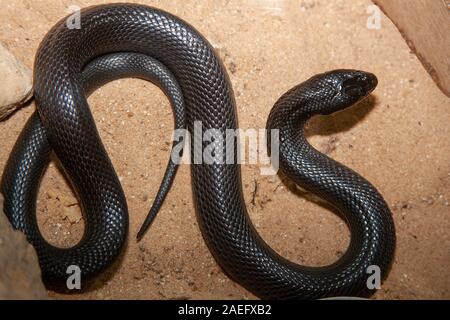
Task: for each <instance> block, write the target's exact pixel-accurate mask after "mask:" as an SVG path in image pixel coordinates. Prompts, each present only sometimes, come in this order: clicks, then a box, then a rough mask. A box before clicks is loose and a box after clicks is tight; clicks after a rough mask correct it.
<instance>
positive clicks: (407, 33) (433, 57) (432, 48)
mask: <svg viewBox="0 0 450 320" xmlns="http://www.w3.org/2000/svg"><path fill="white" fill-rule="evenodd" d="M373 2H374V3H375V4H376V5H377V6H379V7H380V8H381V10H382V11H383V12H384V13H385V14H386V15H387V16H388V17H389V18H390V19H391V20H392V22H393V23H394V24H395V25H396V26H397V28H398V29H399V31H400V33H401V34H402V35H403V38H405V40H406V42H407V43H408V46H409V47H410V48H411V50H412V51H413V52H414V53H415V54H416V55H417V57H418V58H419V60H420V61H421V62H422V64H423V66H424V67H425V69H426V70H427V72H428V73H429V74H430V75H431V77H432V78H433V80H434V81H435V82H436V83H437V85H438V86H439V88H440V89H441V90H442V91H443V92H444V93H445V94H446V95H447V96H448V97H450V28H448V26H449V25H450V1H445V0H440V1H429V0H410V1H408V2H407V3H406V2H405V1H401V0H373ZM430 35H432V36H431V37H430Z"/></svg>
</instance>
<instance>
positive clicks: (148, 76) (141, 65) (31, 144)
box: [0, 52, 186, 289]
mask: <svg viewBox="0 0 450 320" xmlns="http://www.w3.org/2000/svg"><path fill="white" fill-rule="evenodd" d="M128 77H135V78H141V79H143V80H147V81H150V82H152V83H154V84H155V85H157V86H158V87H160V88H161V90H162V91H163V92H164V93H165V94H166V95H167V97H168V98H169V100H170V103H171V107H172V110H173V114H174V122H175V128H176V129H184V128H185V127H186V118H185V116H186V115H185V106H184V101H183V95H182V92H181V88H180V87H179V85H178V83H177V81H176V79H175V78H174V76H173V75H172V74H171V73H170V71H169V70H168V69H167V68H166V67H165V66H164V65H162V64H161V63H160V62H159V61H157V60H155V59H153V58H151V57H149V56H146V55H143V54H139V53H130V52H120V53H112V54H106V55H104V56H101V57H99V58H96V59H94V60H92V61H91V62H89V64H88V65H87V66H86V67H85V68H84V69H83V73H82V78H81V83H82V84H83V88H84V90H85V94H86V95H87V96H88V95H90V94H91V93H92V92H94V91H95V90H96V89H97V88H99V87H101V86H103V85H104V84H106V83H108V82H110V81H113V80H117V79H121V78H128ZM176 143H179V141H175V142H174V145H175V144H176ZM51 152H52V148H51V146H50V144H49V142H48V139H47V135H46V130H45V128H44V127H43V126H42V124H41V121H40V119H39V115H38V113H37V112H35V113H33V115H32V116H31V117H30V119H29V120H28V122H27V123H26V125H25V127H24V129H23V131H22V133H21V134H20V136H19V138H18V140H17V142H16V145H15V146H14V148H13V151H12V152H11V155H10V157H9V159H8V162H7V164H6V166H5V171H4V174H3V177H2V182H1V188H0V191H1V192H2V193H3V194H4V197H5V213H6V214H7V216H8V218H9V220H10V221H11V223H12V225H13V227H14V228H15V229H17V230H21V231H23V232H24V233H25V234H26V235H27V238H28V240H29V241H30V242H31V243H33V245H34V246H35V247H36V248H39V249H38V250H37V251H38V255H39V260H40V264H41V267H42V272H43V276H44V279H45V280H46V282H47V283H48V284H51V285H53V284H55V285H56V286H57V287H55V288H56V289H58V287H61V284H64V283H65V281H64V278H67V274H64V273H65V271H64V270H63V269H64V268H63V267H62V266H64V265H65V264H67V266H69V265H78V263H79V262H78V261H79V258H77V257H76V255H75V256H74V255H73V253H72V255H70V254H71V251H72V250H73V249H65V250H63V249H57V248H54V247H52V246H51V245H49V244H47V243H46V241H45V239H43V238H42V236H41V234H40V233H39V231H38V227H37V222H36V198H37V193H38V190H39V185H40V182H41V179H42V175H43V174H44V172H45V170H46V169H47V167H48V164H49V162H50V156H51ZM177 169H178V165H177V164H175V163H174V162H173V161H172V159H170V160H169V163H168V164H167V168H166V172H165V174H164V177H163V180H162V183H161V186H160V189H159V191H158V193H157V195H156V197H155V200H154V202H153V205H152V208H151V210H150V213H149V216H148V218H147V219H146V222H145V224H146V225H149V224H150V223H151V222H152V220H153V219H154V217H155V216H156V213H157V212H158V210H159V208H160V207H161V205H162V204H163V202H164V199H165V197H166V195H167V193H168V191H169V190H170V187H171V185H172V182H173V179H174V177H175V174H176V172H177ZM125 206H126V203H125ZM87 218H88V219H89V216H88V217H87ZM122 223H123V226H121V227H124V228H125V229H124V231H123V232H124V236H125V234H126V232H127V224H128V216H127V215H125V216H124V220H123V222H122ZM90 230H91V229H89V230H86V234H85V235H84V237H86V236H88V233H89V232H91V231H90ZM99 236H104V235H99ZM84 241H85V240H84V239H83V240H82V242H84ZM93 243H95V239H93ZM87 250H89V249H87ZM117 253H118V252H116V251H111V253H110V254H117ZM68 255H69V256H68ZM62 258H65V259H67V261H58V260H59V259H62ZM111 258H113V257H111ZM70 259H72V260H70ZM70 261H72V262H70ZM44 262H45V263H44ZM105 262H106V261H105ZM50 265H52V268H49V266H50ZM104 267H106V265H99V266H90V265H87V266H84V265H83V267H82V270H83V276H85V275H86V277H87V278H88V277H89V274H90V273H91V272H95V270H96V269H97V268H104ZM94 268H95V269H94ZM66 269H67V267H66Z"/></svg>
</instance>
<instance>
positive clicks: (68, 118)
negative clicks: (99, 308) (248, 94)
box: [1, 4, 395, 299]
mask: <svg viewBox="0 0 450 320" xmlns="http://www.w3.org/2000/svg"><path fill="white" fill-rule="evenodd" d="M124 56H128V57H131V61H134V62H136V63H134V64H133V63H131V64H129V61H130V60H129V61H128V62H124V61H123V60H120V59H122V57H124ZM117 59H119V61H120V63H119V66H117V65H115V66H114V61H117ZM146 63H150V64H155V65H156V67H155V66H154V67H152V68H150V69H151V70H150V74H145V72H144V71H142V70H143V69H145V68H143V67H142V66H144V65H145V64H146ZM99 66H100V69H97V67H99ZM141 67H142V68H141ZM155 68H160V69H158V70H161V73H159V76H155V74H152V72H153V73H154V69H155ZM89 70H91V71H92V72H89ZM152 70H153V71H152ZM125 76H138V77H143V78H144V79H147V80H151V81H155V82H156V83H158V84H159V85H160V87H161V88H162V89H163V90H164V91H165V92H166V93H167V95H168V96H169V98H170V99H171V102H172V106H173V108H174V111H175V115H176V116H175V119H176V121H175V122H176V123H175V125H176V127H177V128H181V127H184V126H186V127H187V129H188V130H189V132H193V127H194V122H196V121H201V123H202V130H203V132H205V131H206V130H208V129H216V130H218V131H219V132H220V134H221V135H222V137H223V139H224V140H226V137H225V134H226V133H225V132H226V130H227V129H236V128H237V115H236V108H235V100H234V95H233V91H232V88H231V84H230V81H229V78H228V76H227V73H226V71H225V68H224V67H223V65H222V63H221V61H220V60H219V59H218V58H217V56H216V54H215V52H214V49H213V48H212V47H211V45H210V44H209V43H208V42H207V41H206V40H205V39H204V38H203V37H202V36H201V35H200V34H199V33H198V32H197V31H196V30H195V29H194V28H193V27H192V26H190V25H189V24H187V23H185V22H183V21H182V20H180V19H179V18H177V17H175V16H173V15H171V14H169V13H166V12H164V11H161V10H158V9H155V8H150V7H147V6H143V5H138V4H111V5H102V6H95V7H91V8H87V9H84V10H82V13H81V29H70V28H68V27H67V26H66V20H61V21H60V22H59V23H58V24H57V25H56V26H55V27H53V29H52V30H51V31H50V32H49V33H48V34H47V36H46V38H45V39H44V40H43V42H42V44H41V46H40V48H39V50H38V53H37V56H36V61H35V73H34V86H35V98H36V102H37V105H38V113H39V115H37V114H35V115H33V116H32V118H31V119H30V120H29V122H28V124H27V126H26V128H25V129H24V131H23V132H22V134H21V136H20V137H19V140H18V142H17V143H16V146H15V148H14V150H13V152H12V154H11V156H10V159H9V161H8V163H7V166H6V169H5V173H4V176H3V179H2V185H1V191H2V193H3V194H4V195H5V209H6V214H7V215H8V217H9V219H10V220H11V221H12V223H13V225H14V227H15V228H17V229H20V230H22V231H24V232H25V234H26V235H27V237H28V240H29V241H30V242H31V243H32V244H33V245H34V246H35V247H36V249H37V252H38V255H39V261H40V264H41V267H42V272H43V277H44V279H46V280H47V281H49V282H52V283H60V284H64V283H65V281H66V278H67V274H66V270H67V267H68V266H70V265H77V266H79V267H80V268H81V270H82V272H83V277H84V278H89V277H93V276H94V275H96V274H98V273H99V272H100V271H102V270H104V269H105V268H106V267H107V266H109V265H110V264H111V263H112V261H113V260H114V259H115V258H116V257H117V256H118V254H119V253H120V251H121V248H122V247H123V244H124V241H125V239H126V235H127V229H128V212H127V205H126V201H125V196H124V194H123V191H122V188H121V185H120V182H119V180H118V178H117V175H116V173H115V171H114V169H113V166H112V164H111V161H110V159H109V157H108V155H107V153H106V151H105V149H104V146H103V144H102V142H101V141H100V138H99V136H98V132H97V129H96V126H95V123H94V120H93V117H92V115H91V112H90V111H89V107H88V103H87V101H86V94H88V93H89V92H90V91H92V90H93V89H95V88H96V87H98V86H99V85H102V84H103V83H105V82H107V81H109V80H112V79H114V78H119V77H125ZM164 79H165V80H166V82H164ZM376 85H377V79H376V77H375V76H374V75H372V74H370V73H366V72H362V71H356V70H336V71H331V72H327V73H324V74H320V75H317V76H314V77H313V78H311V79H309V80H308V81H306V82H304V83H303V84H301V85H299V86H297V87H295V88H293V89H291V90H290V91H289V92H288V93H286V94H285V95H283V97H281V98H280V100H279V101H278V102H277V103H276V105H275V106H274V108H273V109H272V112H271V113H270V116H269V120H268V123H267V129H277V130H279V142H280V144H279V149H280V153H279V159H280V169H281V171H282V172H284V173H285V174H286V175H287V176H288V177H289V178H290V179H292V180H293V181H294V182H296V183H297V184H298V185H300V186H302V187H303V188H305V189H307V190H308V191H311V192H312V193H314V194H316V195H318V196H319V197H321V198H322V199H324V200H326V201H327V202H329V203H330V204H331V205H333V206H334V207H336V209H337V210H338V211H339V212H340V213H341V214H342V215H343V216H344V217H345V219H346V221H347V223H348V225H349V228H350V231H351V243H350V246H349V249H348V250H347V252H346V253H345V254H344V256H343V257H341V258H340V259H339V260H338V261H337V262H335V263H334V264H332V265H330V266H326V267H304V266H300V265H297V264H294V263H292V262H290V261H288V260H286V259H284V258H283V257H281V256H280V255H278V254H277V253H276V252H274V251H273V250H272V249H271V248H270V247H269V246H268V245H267V244H266V243H265V242H264V240H263V239H262V238H261V237H260V236H259V235H258V233H257V231H256V230H255V228H254V226H253V225H252V223H251V221H250V219H249V216H248V213H247V210H246V206H245V202H244V196H243V191H242V186H241V173H240V166H239V165H237V164H226V163H224V162H217V163H212V164H192V165H191V168H192V181H193V193H194V199H195V205H196V212H197V219H198V222H199V226H200V229H201V231H202V233H203V236H204V239H205V241H206V242H207V245H208V247H209V249H210V250H211V252H212V253H213V255H214V257H215V259H216V260H217V261H218V263H219V264H220V266H221V267H222V268H223V270H224V271H225V272H226V273H227V274H228V275H229V276H230V277H231V278H233V279H234V280H235V281H237V282H238V283H239V284H241V285H242V286H244V287H245V288H247V289H248V290H249V291H251V292H253V293H255V294H256V295H257V296H259V297H261V298H266V299H298V298H308V299H313V298H323V297H330V296H338V295H340V296H345V295H360V296H365V295H369V294H370V293H372V292H373V291H372V290H371V289H369V288H368V287H367V284H366V281H367V277H368V274H367V268H368V267H369V266H372V265H376V266H378V267H379V268H380V270H381V272H382V276H383V277H385V276H386V274H387V272H388V270H389V267H390V264H391V261H392V259H393V255H394V248H395V231H394V224H393V221H392V217H391V213H390V211H389V208H388V206H387V205H386V203H385V201H384V200H383V198H382V197H381V195H380V194H379V193H378V192H377V191H376V190H375V188H374V187H373V186H372V185H371V184H370V183H369V182H367V181H366V180H365V179H363V178H362V177H360V176H359V175H358V174H357V173H355V172H353V171H352V170H350V169H348V168H346V167H345V166H343V165H341V164H339V163H337V162H335V161H333V160H332V159H330V158H328V157H326V156H325V155H323V154H321V153H319V152H318V151H316V150H315V149H314V148H313V147H312V146H310V145H309V143H308V142H307V140H306V139H305V136H304V133H303V127H304V125H305V123H306V121H307V120H308V119H309V118H311V117H312V116H314V115H317V114H331V113H334V112H336V111H338V110H341V109H344V108H347V107H349V106H351V105H352V104H354V103H357V102H359V101H360V100H362V99H363V98H365V97H366V96H367V95H369V94H370V93H371V92H372V90H373V89H374V88H375V87H376ZM136 138H139V137H137V136H136ZM268 138H270V137H268ZM192 139H194V138H192ZM192 142H193V143H195V141H193V140H192ZM234 142H235V143H234V150H233V151H234V153H233V156H234V157H236V154H237V152H236V148H237V138H236V137H235V138H234ZM212 144H213V145H214V146H215V147H216V149H217V150H216V151H218V152H219V153H220V154H221V155H223V157H226V155H227V152H230V151H229V150H228V151H227V149H226V147H225V146H223V144H219V143H217V144H216V143H215V141H213V142H212ZM204 147H205V146H204V145H202V146H201V148H200V149H201V150H202V148H204ZM220 148H222V149H220ZM52 149H53V150H54V152H55V153H56V155H57V157H58V159H59V160H60V162H61V164H62V167H63V168H64V170H65V172H66V174H67V176H68V177H69V179H70V181H71V183H72V185H73V186H74V189H75V190H76V192H77V194H78V197H79V199H80V203H81V206H82V209H83V212H84V214H85V219H86V228H85V233H84V236H83V238H82V240H81V241H80V243H79V244H78V245H76V246H75V247H73V248H69V249H60V248H55V247H53V246H51V245H49V244H48V243H47V242H46V241H45V240H44V239H43V237H42V236H41V234H40V232H39V229H38V226H37V223H36V216H35V215H36V213H35V200H36V193H37V190H38V185H39V181H40V179H41V176H42V173H43V171H44V169H45V167H46V164H47V163H48V161H49V154H50V152H51V150H52ZM192 152H194V151H192ZM192 156H193V154H192ZM235 160H236V158H235ZM175 171H176V165H175V164H173V163H171V162H170V163H169V165H168V169H167V171H166V176H165V178H164V181H163V184H162V186H161V189H160V192H159V193H158V196H159V198H157V199H158V200H157V201H156V202H157V203H155V204H154V210H152V212H151V214H150V215H149V218H148V220H147V221H146V225H145V227H143V229H142V230H141V232H140V235H142V233H143V231H145V229H146V227H148V225H149V223H150V222H151V220H152V218H153V217H154V215H155V214H156V211H157V209H158V208H159V207H160V205H161V203H162V200H163V198H164V195H165V194H166V193H167V191H168V189H169V188H170V183H171V181H172V179H173V176H174V175H175Z"/></svg>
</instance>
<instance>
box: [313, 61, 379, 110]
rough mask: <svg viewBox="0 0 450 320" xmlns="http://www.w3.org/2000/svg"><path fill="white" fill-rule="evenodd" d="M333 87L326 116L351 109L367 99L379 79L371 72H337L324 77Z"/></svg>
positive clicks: (326, 74)
mask: <svg viewBox="0 0 450 320" xmlns="http://www.w3.org/2000/svg"><path fill="white" fill-rule="evenodd" d="M322 77H323V78H322V80H324V81H325V82H326V83H327V85H329V86H331V89H332V90H330V91H332V92H333V96H332V98H331V100H330V104H329V106H328V107H327V108H326V109H327V110H326V114H330V113H333V112H336V111H338V110H341V109H344V108H347V107H350V106H351V105H353V104H355V103H358V102H359V101H361V100H363V99H364V98H366V97H367V96H368V95H369V94H370V93H371V92H372V91H373V90H374V89H375V88H376V86H377V84H378V79H377V77H376V76H375V75H374V74H372V73H369V72H364V71H358V70H335V71H331V72H327V73H325V74H323V75H322Z"/></svg>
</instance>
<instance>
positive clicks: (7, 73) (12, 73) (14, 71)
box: [0, 43, 33, 121]
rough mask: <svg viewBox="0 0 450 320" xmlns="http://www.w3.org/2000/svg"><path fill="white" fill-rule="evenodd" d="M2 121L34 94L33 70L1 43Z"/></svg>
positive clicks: (0, 95)
mask: <svg viewBox="0 0 450 320" xmlns="http://www.w3.org/2000/svg"><path fill="white" fill-rule="evenodd" d="M0 79H1V82H0V121H2V120H4V119H5V118H6V117H8V116H9V115H10V114H11V113H12V112H14V110H16V109H17V108H18V107H19V106H20V105H22V104H23V103H25V102H26V101H28V100H29V99H30V98H31V96H32V95H33V85H32V81H31V70H30V69H28V68H27V67H26V66H24V65H23V64H22V63H21V62H19V61H18V60H17V59H16V57H14V55H13V54H12V53H11V52H9V51H8V50H7V49H6V48H5V47H4V46H3V45H2V44H1V43H0Z"/></svg>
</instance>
